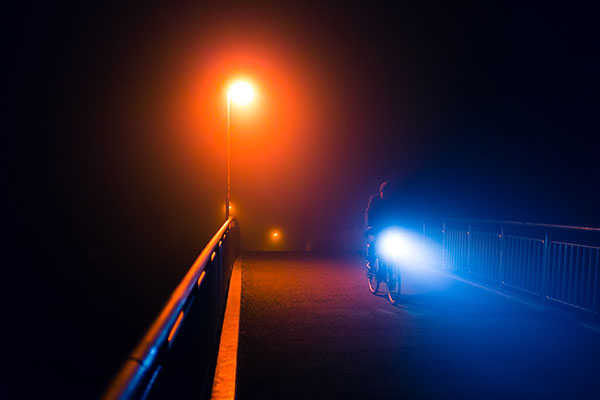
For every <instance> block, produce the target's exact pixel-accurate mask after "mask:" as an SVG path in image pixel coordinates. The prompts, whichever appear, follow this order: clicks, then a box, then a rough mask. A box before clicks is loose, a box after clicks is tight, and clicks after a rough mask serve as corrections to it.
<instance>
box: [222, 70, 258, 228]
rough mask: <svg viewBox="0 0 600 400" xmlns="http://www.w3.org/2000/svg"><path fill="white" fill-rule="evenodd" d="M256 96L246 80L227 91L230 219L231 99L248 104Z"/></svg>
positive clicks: (227, 212) (226, 216) (227, 210)
mask: <svg viewBox="0 0 600 400" xmlns="http://www.w3.org/2000/svg"><path fill="white" fill-rule="evenodd" d="M253 98H254V88H253V87H252V85H251V84H250V83H248V82H245V81H237V82H234V83H233V84H232V85H231V86H230V87H229V90H228V91H227V195H226V197H225V219H229V210H230V208H231V207H230V206H229V198H230V194H231V101H232V100H233V102H234V103H236V104H239V105H246V104H248V103H250V102H251V101H252V99H253Z"/></svg>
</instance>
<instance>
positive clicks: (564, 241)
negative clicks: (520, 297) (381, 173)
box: [423, 219, 600, 315]
mask: <svg viewBox="0 0 600 400" xmlns="http://www.w3.org/2000/svg"><path fill="white" fill-rule="evenodd" d="M423 235H424V237H425V238H426V239H428V240H429V241H431V242H433V243H436V244H437V246H436V247H437V249H438V252H437V257H438V260H439V261H440V263H439V264H440V268H442V269H443V270H444V271H447V272H450V273H453V274H456V275H459V276H463V277H465V278H467V279H473V280H477V281H482V282H483V283H488V284H492V285H497V286H499V287H500V288H501V289H506V290H514V291H517V292H520V293H522V294H524V295H528V296H532V297H534V298H538V299H539V300H540V301H542V302H553V303H558V304H562V305H566V306H569V307H574V308H577V309H580V310H584V311H587V312H592V313H595V314H596V315H598V313H600V228H586V227H576V226H565V225H550V224H534V223H526V222H514V221H492V220H459V219H445V220H443V221H436V222H430V221H427V222H424V223H423Z"/></svg>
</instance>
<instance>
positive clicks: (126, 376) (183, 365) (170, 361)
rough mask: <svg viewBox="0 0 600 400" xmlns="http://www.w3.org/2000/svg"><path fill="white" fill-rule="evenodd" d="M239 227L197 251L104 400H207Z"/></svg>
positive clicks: (226, 228) (225, 229)
mask: <svg viewBox="0 0 600 400" xmlns="http://www.w3.org/2000/svg"><path fill="white" fill-rule="evenodd" d="M239 242H240V235H239V226H238V223H237V221H236V220H235V219H234V218H229V219H228V220H227V221H226V222H225V223H224V224H223V226H221V228H220V229H219V230H218V231H217V233H216V234H215V235H214V236H213V237H212V239H211V240H210V241H209V242H208V244H207V245H206V247H205V248H204V249H203V250H202V252H201V253H200V255H199V256H198V258H197V259H196V261H195V262H194V264H193V265H192V266H191V268H190V269H189V270H188V272H187V273H186V275H185V277H184V278H183V280H182V281H181V283H180V284H179V286H177V288H176V289H175V291H174V292H173V294H172V295H171V297H170V298H169V300H168V301H167V303H166V305H165V306H164V308H163V309H162V311H161V312H160V314H159V316H158V318H156V320H155V321H154V322H153V323H152V325H151V326H150V329H148V331H147V332H146V334H145V335H144V336H143V338H142V340H141V341H140V342H139V343H138V345H137V346H136V347H135V349H134V350H133V352H132V353H131V354H130V355H129V357H128V359H127V360H126V361H125V363H124V364H123V365H122V367H121V369H120V371H119V372H118V373H117V375H116V376H115V377H114V379H113V381H112V382H111V383H110V385H109V387H108V389H107V391H106V393H105V394H104V398H105V399H140V398H142V399H143V398H146V397H148V396H150V397H161V398H162V397H166V398H178V397H189V396H190V395H193V396H194V397H200V398H202V397H207V396H208V394H210V388H211V387H212V376H213V374H214V363H215V361H216V343H217V341H218V338H219V332H220V329H221V324H222V316H223V311H224V307H225V302H226V298H227V289H228V287H229V279H230V278H231V271H232V268H233V262H234V260H235V258H236V256H237V254H238V251H239Z"/></svg>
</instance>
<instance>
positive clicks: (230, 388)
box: [210, 258, 242, 400]
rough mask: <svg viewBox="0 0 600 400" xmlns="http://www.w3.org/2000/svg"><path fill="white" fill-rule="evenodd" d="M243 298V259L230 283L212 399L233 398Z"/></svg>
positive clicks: (232, 275) (223, 399)
mask: <svg viewBox="0 0 600 400" xmlns="http://www.w3.org/2000/svg"><path fill="white" fill-rule="evenodd" d="M241 298H242V261H241V259H240V258H238V260H236V261H235V263H234V264H233V272H232V274H231V281H230V283H229V295H228V296H227V306H226V307H225V318H224V320H223V329H222V330H221V342H220V344H219V355H218V356H217V368H216V369H215V379H214V381H213V387H212V394H211V397H210V398H211V399H212V400H225V399H227V400H233V399H234V398H235V378H236V373H237V350H238V338H239V331H240V308H241Z"/></svg>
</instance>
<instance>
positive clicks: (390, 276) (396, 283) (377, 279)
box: [367, 253, 402, 304]
mask: <svg viewBox="0 0 600 400" xmlns="http://www.w3.org/2000/svg"><path fill="white" fill-rule="evenodd" d="M374 264H375V265H373V266H371V267H369V266H367V283H368V285H369V291H370V292H371V293H372V294H374V295H376V294H377V292H378V291H379V285H380V283H381V282H384V283H385V287H386V292H387V297H388V299H389V300H390V302H391V303H392V304H396V303H397V302H398V300H399V298H400V291H401V287H402V279H401V276H400V270H399V269H398V266H397V265H394V264H387V263H384V262H383V261H382V260H381V259H380V258H379V256H378V255H377V253H376V254H375V263H374Z"/></svg>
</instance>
